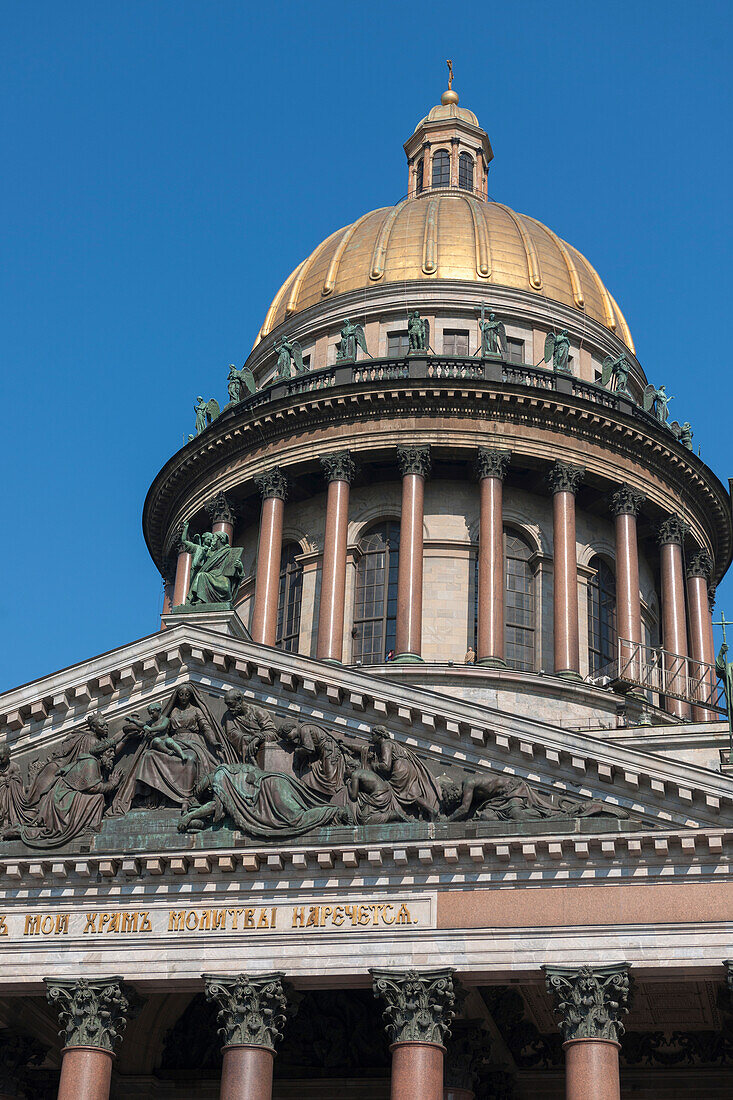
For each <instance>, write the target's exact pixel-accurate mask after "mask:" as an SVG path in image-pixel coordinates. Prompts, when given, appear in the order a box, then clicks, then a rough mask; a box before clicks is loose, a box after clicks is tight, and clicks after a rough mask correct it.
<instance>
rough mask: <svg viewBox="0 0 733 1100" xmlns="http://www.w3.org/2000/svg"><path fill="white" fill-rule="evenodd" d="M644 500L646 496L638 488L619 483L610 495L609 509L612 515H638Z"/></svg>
mask: <svg viewBox="0 0 733 1100" xmlns="http://www.w3.org/2000/svg"><path fill="white" fill-rule="evenodd" d="M645 500H646V497H645V496H644V494H643V493H640V492H639V490H638V489H632V488H631V486H630V485H620V486H619V488H618V489H617V490H616V492H615V493H614V494H613V496H612V497H611V511H612V512H613V514H614V516H638V515H639V509H640V508H641V506H642V504H643V503H644V501H645Z"/></svg>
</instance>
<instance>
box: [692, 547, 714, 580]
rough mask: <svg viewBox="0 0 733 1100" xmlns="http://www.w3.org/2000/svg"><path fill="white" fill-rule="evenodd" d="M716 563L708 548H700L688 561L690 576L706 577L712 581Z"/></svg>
mask: <svg viewBox="0 0 733 1100" xmlns="http://www.w3.org/2000/svg"><path fill="white" fill-rule="evenodd" d="M714 567H715V563H714V562H713V559H712V557H711V556H710V554H708V552H707V550H698V552H697V553H696V554H693V556H692V557H691V558H690V560H689V561H688V563H687V576H688V577H704V578H705V580H706V581H707V582H708V583H710V578H711V577H712V575H713V569H714Z"/></svg>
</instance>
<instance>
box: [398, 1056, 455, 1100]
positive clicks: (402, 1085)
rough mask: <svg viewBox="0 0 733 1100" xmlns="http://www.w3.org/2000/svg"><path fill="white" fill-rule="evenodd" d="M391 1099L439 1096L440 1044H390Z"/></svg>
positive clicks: (435, 1098) (430, 1099) (418, 1099)
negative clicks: (391, 1045)
mask: <svg viewBox="0 0 733 1100" xmlns="http://www.w3.org/2000/svg"><path fill="white" fill-rule="evenodd" d="M390 1098H391V1100H443V1048H442V1047H439V1046H436V1045H435V1044H434V1043H397V1044H395V1046H393V1047H392V1082H391V1091H390Z"/></svg>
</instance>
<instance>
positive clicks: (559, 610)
mask: <svg viewBox="0 0 733 1100" xmlns="http://www.w3.org/2000/svg"><path fill="white" fill-rule="evenodd" d="M584 474H585V470H583V469H581V468H580V467H579V466H570V465H568V464H567V463H565V462H556V463H555V465H554V466H553V467H552V469H551V470H550V473H549V481H550V486H551V488H552V494H553V496H552V516H553V535H554V540H553V541H554V560H553V607H554V637H555V674H556V675H557V676H565V677H567V678H568V679H573V680H579V679H580V641H579V632H578V557H577V548H576V536H575V494H576V492H577V491H578V486H579V485H580V482H581V481H582V479H583V476H584Z"/></svg>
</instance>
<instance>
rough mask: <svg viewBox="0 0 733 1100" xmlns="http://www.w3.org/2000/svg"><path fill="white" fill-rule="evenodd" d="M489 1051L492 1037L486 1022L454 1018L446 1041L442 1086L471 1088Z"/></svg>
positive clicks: (488, 1055) (487, 1057)
mask: <svg viewBox="0 0 733 1100" xmlns="http://www.w3.org/2000/svg"><path fill="white" fill-rule="evenodd" d="M490 1055H491V1037H490V1035H489V1031H488V1028H487V1027H486V1026H485V1025H482V1023H481V1022H480V1021H479V1020H454V1022H453V1024H452V1025H451V1036H450V1039H449V1040H448V1043H447V1044H446V1056H445V1068H444V1071H443V1085H444V1087H445V1088H453V1089H466V1091H468V1092H471V1091H473V1089H474V1086H475V1084H476V1082H477V1080H478V1077H479V1072H480V1069H481V1066H482V1065H483V1064H484V1063H486V1062H488V1061H489V1058H490Z"/></svg>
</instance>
